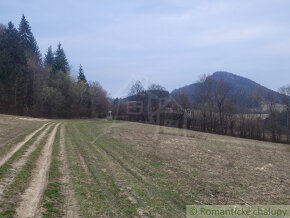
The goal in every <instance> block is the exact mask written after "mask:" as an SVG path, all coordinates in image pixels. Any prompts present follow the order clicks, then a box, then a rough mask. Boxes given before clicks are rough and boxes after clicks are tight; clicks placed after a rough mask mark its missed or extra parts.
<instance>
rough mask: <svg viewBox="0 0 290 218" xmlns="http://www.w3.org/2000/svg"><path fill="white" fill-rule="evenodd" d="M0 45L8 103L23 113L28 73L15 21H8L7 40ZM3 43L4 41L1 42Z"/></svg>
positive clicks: (13, 108)
mask: <svg viewBox="0 0 290 218" xmlns="http://www.w3.org/2000/svg"><path fill="white" fill-rule="evenodd" d="M3 43H4V44H3V47H2V45H1V46H0V47H1V49H0V51H1V52H0V53H2V54H3V58H2V55H0V56H1V61H0V62H1V64H0V65H2V66H1V69H2V70H3V71H2V70H1V73H0V74H1V75H2V74H3V76H4V77H5V80H4V81H5V85H6V86H7V104H8V107H9V105H10V106H12V105H13V106H12V107H11V108H9V109H10V110H11V109H12V110H14V111H18V113H22V110H23V108H24V105H25V101H26V90H27V89H26V87H27V82H26V73H25V71H24V70H23V69H24V68H25V66H26V64H27V60H26V56H25V52H24V49H23V47H22V46H21V39H20V35H19V33H18V31H17V29H16V28H15V27H14V25H13V23H11V22H9V23H8V28H7V30H6V37H5V41H4V42H3ZM1 44H2V43H1Z"/></svg>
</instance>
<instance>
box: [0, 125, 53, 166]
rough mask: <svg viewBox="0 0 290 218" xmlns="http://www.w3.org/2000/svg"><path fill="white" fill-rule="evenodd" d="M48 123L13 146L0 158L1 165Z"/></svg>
mask: <svg viewBox="0 0 290 218" xmlns="http://www.w3.org/2000/svg"><path fill="white" fill-rule="evenodd" d="M47 125H48V123H46V124H44V125H42V126H41V127H40V128H39V129H37V130H35V131H34V132H33V133H30V134H29V135H27V136H25V138H24V140H22V141H21V142H19V143H17V144H16V146H13V147H12V149H11V150H10V151H8V153H7V154H6V155H5V156H4V157H3V158H2V159H1V160H0V166H2V165H3V164H5V163H6V162H7V161H8V160H9V159H10V158H11V157H12V155H13V154H14V153H15V152H17V151H18V150H19V149H20V148H22V146H23V145H24V144H25V143H26V142H28V141H29V140H30V139H31V138H32V137H33V136H34V135H35V134H36V133H37V132H39V131H41V130H42V129H43V128H44V127H45V126H47Z"/></svg>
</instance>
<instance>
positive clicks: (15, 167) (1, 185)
mask: <svg viewBox="0 0 290 218" xmlns="http://www.w3.org/2000/svg"><path fill="white" fill-rule="evenodd" d="M52 125H53V124H50V125H48V126H47V127H46V129H45V130H44V131H43V132H42V133H41V134H40V135H39V136H38V137H37V139H36V140H35V141H34V142H33V144H32V145H31V146H30V147H29V148H28V149H27V150H26V151H25V153H24V155H22V156H21V157H20V159H18V160H17V161H16V162H14V163H12V166H11V169H10V170H9V173H7V176H6V177H4V179H3V180H2V181H0V199H1V197H2V195H3V192H4V190H5V188H6V187H7V186H8V185H10V184H11V183H12V182H13V180H14V178H15V176H16V175H17V173H18V172H19V170H20V169H21V167H23V166H24V164H25V163H26V161H27V158H28V157H29V155H30V154H31V153H32V152H33V151H34V150H35V149H36V148H37V145H38V143H39V142H40V141H41V139H42V138H43V137H44V136H45V135H46V133H47V132H48V130H49V129H50V127H51V126H52Z"/></svg>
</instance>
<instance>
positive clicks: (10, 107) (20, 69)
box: [0, 15, 109, 118]
mask: <svg viewBox="0 0 290 218" xmlns="http://www.w3.org/2000/svg"><path fill="white" fill-rule="evenodd" d="M108 105H109V101H108V96H107V93H106V91H105V90H104V89H103V88H102V87H101V86H100V84H99V83H97V82H88V81H87V80H86V77H85V74H84V70H83V67H82V66H81V65H80V67H79V75H78V77H77V78H74V77H72V76H71V74H70V67H69V62H68V60H67V57H66V54H65V52H64V49H63V48H62V46H61V44H60V43H59V44H58V45H57V48H56V50H55V51H53V49H52V47H51V46H50V47H49V48H48V49H47V52H46V54H45V57H44V58H43V59H42V55H41V53H40V51H39V48H38V45H37V41H36V39H35V37H34V36H33V33H32V30H31V27H30V25H29V22H28V21H27V20H26V18H25V16H24V15H23V16H22V19H21V22H20V24H19V27H18V28H16V27H15V26H14V24H13V23H12V22H9V23H8V25H7V26H5V25H1V24H0V113H7V114H19V115H29V116H37V117H48V118H57V117H62V118H72V117H104V116H106V114H107V111H108Z"/></svg>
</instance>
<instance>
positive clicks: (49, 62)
mask: <svg viewBox="0 0 290 218" xmlns="http://www.w3.org/2000/svg"><path fill="white" fill-rule="evenodd" d="M44 65H45V66H53V65H54V55H53V52H52V48H51V46H49V47H48V49H47V52H46V54H45V58H44Z"/></svg>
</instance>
